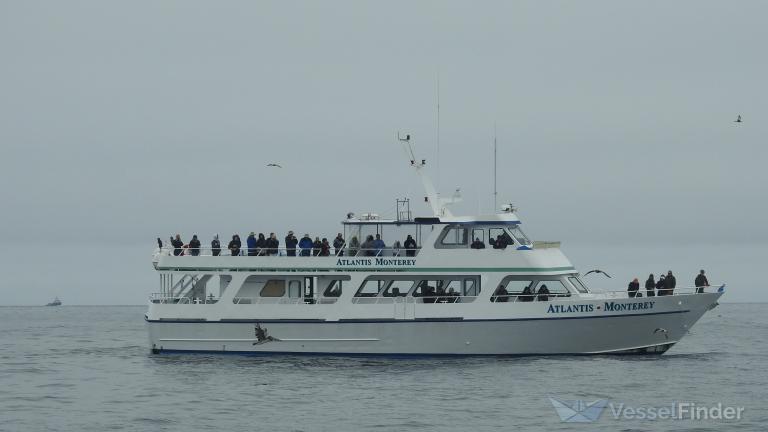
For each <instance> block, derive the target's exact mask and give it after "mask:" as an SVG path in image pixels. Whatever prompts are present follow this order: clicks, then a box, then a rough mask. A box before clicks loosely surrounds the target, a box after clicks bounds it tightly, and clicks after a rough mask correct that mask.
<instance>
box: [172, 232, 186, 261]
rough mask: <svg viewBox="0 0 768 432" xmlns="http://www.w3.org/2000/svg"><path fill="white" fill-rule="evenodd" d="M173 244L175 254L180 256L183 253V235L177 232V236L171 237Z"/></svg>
mask: <svg viewBox="0 0 768 432" xmlns="http://www.w3.org/2000/svg"><path fill="white" fill-rule="evenodd" d="M171 246H173V256H179V255H181V253H182V249H181V248H183V247H184V242H183V241H181V235H179V234H176V238H173V237H171Z"/></svg>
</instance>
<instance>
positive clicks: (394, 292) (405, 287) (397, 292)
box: [382, 280, 413, 297]
mask: <svg viewBox="0 0 768 432" xmlns="http://www.w3.org/2000/svg"><path fill="white" fill-rule="evenodd" d="M411 287H413V281H412V280H393V281H392V282H390V283H389V286H388V287H387V289H386V290H384V293H383V294H382V295H383V296H384V297H405V296H406V295H408V292H409V291H411Z"/></svg>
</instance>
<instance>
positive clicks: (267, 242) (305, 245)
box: [157, 231, 418, 257]
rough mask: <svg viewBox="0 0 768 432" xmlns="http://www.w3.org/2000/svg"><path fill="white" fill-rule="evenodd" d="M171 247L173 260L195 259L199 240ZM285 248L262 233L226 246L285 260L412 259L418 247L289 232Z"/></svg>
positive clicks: (217, 250) (409, 240) (216, 244)
mask: <svg viewBox="0 0 768 432" xmlns="http://www.w3.org/2000/svg"><path fill="white" fill-rule="evenodd" d="M170 242H171V246H172V247H173V255H174V256H182V255H191V256H199V255H200V251H201V249H202V245H201V243H200V239H198V238H197V234H195V235H193V236H192V240H190V241H189V242H188V243H184V241H183V240H182V239H181V235H180V234H176V237H171V238H170ZM284 244H285V248H283V249H281V248H280V240H279V239H278V238H277V236H276V235H275V233H270V234H269V237H266V236H265V235H264V234H263V233H259V234H258V236H257V235H256V233H254V232H251V233H250V235H248V237H247V238H246V239H245V245H243V242H242V241H241V240H240V236H239V235H237V234H234V235H233V236H232V240H230V241H229V244H227V249H228V250H229V254H230V255H231V256H241V255H245V256H274V255H280V254H281V250H284V251H285V255H287V256H303V257H308V256H331V255H333V256H344V255H347V256H358V255H360V256H382V255H383V254H384V253H385V251H387V252H390V251H391V255H392V256H401V254H402V253H403V251H404V252H405V256H408V257H412V256H416V250H417V249H418V246H417V244H416V240H414V238H413V237H412V236H411V235H408V237H406V239H405V241H404V242H403V243H402V244H401V243H400V241H399V240H397V241H395V242H394V243H393V244H392V247H387V245H386V243H384V240H383V239H382V238H381V234H376V236H375V237H374V236H373V235H369V236H367V237H366V238H365V241H364V242H363V243H360V241H359V240H358V238H357V236H352V238H351V239H350V240H349V243H347V241H346V240H345V239H344V236H342V234H341V233H338V234H337V235H336V238H335V239H333V243H331V242H329V241H328V239H327V238H323V239H322V240H321V239H320V237H315V239H314V240H312V237H310V236H309V234H304V237H302V238H301V239H299V238H297V237H296V236H295V235H294V234H293V231H288V235H287V236H285V243H284ZM157 246H158V247H159V248H161V249H162V247H163V241H162V240H161V239H160V238H159V237H158V239H157ZM211 254H212V255H213V256H220V255H222V247H221V241H220V240H219V236H218V235H216V236H214V238H213V240H211Z"/></svg>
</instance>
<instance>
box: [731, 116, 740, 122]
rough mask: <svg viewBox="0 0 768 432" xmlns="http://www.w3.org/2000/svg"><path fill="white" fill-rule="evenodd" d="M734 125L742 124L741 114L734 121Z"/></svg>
mask: <svg viewBox="0 0 768 432" xmlns="http://www.w3.org/2000/svg"><path fill="white" fill-rule="evenodd" d="M733 122H734V123H741V114H739V115H738V116H736V120H734V121H733Z"/></svg>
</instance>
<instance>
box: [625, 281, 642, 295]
mask: <svg viewBox="0 0 768 432" xmlns="http://www.w3.org/2000/svg"><path fill="white" fill-rule="evenodd" d="M639 290H640V282H639V281H638V280H637V278H634V279H633V280H632V282H630V283H629V285H628V286H627V293H629V296H630V297H637V292H638V291H639Z"/></svg>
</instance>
